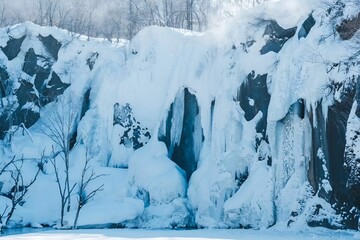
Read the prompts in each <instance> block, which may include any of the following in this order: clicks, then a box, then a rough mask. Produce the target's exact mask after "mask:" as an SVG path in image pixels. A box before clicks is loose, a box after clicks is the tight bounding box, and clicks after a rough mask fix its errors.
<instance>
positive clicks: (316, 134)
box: [308, 84, 358, 228]
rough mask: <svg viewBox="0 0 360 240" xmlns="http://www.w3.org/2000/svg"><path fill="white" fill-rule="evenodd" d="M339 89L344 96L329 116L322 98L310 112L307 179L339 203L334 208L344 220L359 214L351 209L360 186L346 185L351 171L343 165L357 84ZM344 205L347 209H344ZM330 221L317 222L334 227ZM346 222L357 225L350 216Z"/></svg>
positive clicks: (329, 198)
mask: <svg viewBox="0 0 360 240" xmlns="http://www.w3.org/2000/svg"><path fill="white" fill-rule="evenodd" d="M340 91H341V100H340V101H337V100H335V101H334V104H333V105H332V106H330V107H329V108H328V113H327V118H326V119H325V116H324V114H323V110H322V106H321V105H322V104H321V102H319V103H318V104H317V106H316V108H315V110H314V111H310V112H309V116H310V120H311V123H312V158H311V160H310V163H309V170H308V179H309V182H310V183H311V185H312V187H313V189H314V190H315V191H316V192H318V195H319V196H320V197H322V198H324V199H325V200H326V201H328V202H329V203H330V204H331V205H333V206H336V207H335V209H336V210H337V211H338V212H339V213H341V214H343V215H344V220H345V219H353V221H355V220H354V219H356V217H355V216H354V215H353V214H352V213H350V209H351V208H352V207H353V206H354V204H355V203H354V199H356V197H355V198H354V196H355V195H356V193H357V192H358V190H355V193H354V192H352V191H349V189H347V188H346V182H347V179H348V172H347V170H346V168H345V167H344V163H345V158H344V155H345V145H346V137H345V136H346V130H347V121H348V119H349V115H350V111H351V107H352V104H353V100H354V95H355V87H354V86H353V85H352V84H350V85H343V86H342V87H341V88H340ZM312 112H314V114H315V116H313V115H312ZM319 151H320V152H319ZM325 179H326V180H328V181H329V182H330V185H331V187H332V190H331V191H330V192H326V191H325V190H324V189H323V188H322V187H321V186H322V181H323V180H325ZM354 194H355V195H354ZM344 208H345V209H346V211H341V209H344ZM344 212H345V214H344ZM314 224H315V223H314ZM327 224H328V223H326V222H324V223H318V226H326V227H330V228H331V226H328V225H327ZM344 224H345V226H346V227H352V226H355V225H356V224H355V223H354V222H351V221H349V220H346V221H344Z"/></svg>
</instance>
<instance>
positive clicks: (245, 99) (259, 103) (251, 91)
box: [236, 71, 270, 147]
mask: <svg viewBox="0 0 360 240" xmlns="http://www.w3.org/2000/svg"><path fill="white" fill-rule="evenodd" d="M266 80H267V74H264V75H259V74H258V75H256V74H255V72H254V71H253V72H251V73H249V75H248V76H247V80H246V81H245V82H243V83H242V84H241V86H240V89H239V91H238V95H237V98H236V100H237V101H238V102H239V104H240V107H241V108H242V109H243V110H244V112H245V119H246V120H247V121H251V120H252V119H253V118H254V117H255V116H256V115H257V114H258V112H259V111H261V112H262V114H263V115H262V117H261V119H260V121H259V122H258V124H257V125H256V132H258V133H261V134H262V135H263V138H262V139H265V138H266V127H267V113H268V107H269V103H270V94H269V93H268V88H267V82H266ZM250 101H251V102H252V103H250ZM262 139H257V140H256V141H257V144H256V145H257V147H258V146H259V144H260V142H261V140H262Z"/></svg>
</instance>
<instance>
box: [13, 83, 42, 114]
mask: <svg viewBox="0 0 360 240" xmlns="http://www.w3.org/2000/svg"><path fill="white" fill-rule="evenodd" d="M15 95H16V97H17V101H18V104H19V109H21V108H22V107H23V106H24V105H25V104H26V103H27V102H33V103H37V102H38V101H37V100H38V96H37V95H36V93H35V89H34V85H33V84H32V83H30V82H27V81H24V80H20V87H19V88H18V89H17V90H16V92H15Z"/></svg>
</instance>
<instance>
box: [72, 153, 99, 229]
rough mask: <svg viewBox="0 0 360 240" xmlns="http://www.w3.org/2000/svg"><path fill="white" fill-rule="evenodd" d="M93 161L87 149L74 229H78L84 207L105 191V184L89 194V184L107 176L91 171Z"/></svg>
mask: <svg viewBox="0 0 360 240" xmlns="http://www.w3.org/2000/svg"><path fill="white" fill-rule="evenodd" d="M92 159H93V156H91V157H89V156H88V150H87V149H86V153H85V164H84V168H83V170H82V172H81V180H80V184H79V190H78V193H77V201H78V204H77V208H76V214H75V219H74V225H73V228H74V229H76V228H77V223H78V219H79V215H80V210H81V209H82V207H84V205H85V204H86V203H88V202H89V200H90V199H92V198H93V197H94V196H95V195H96V193H97V192H99V191H102V190H103V186H104V184H101V185H100V186H99V187H97V188H95V189H94V190H92V191H89V192H88V191H87V190H88V189H87V188H88V185H89V183H91V182H93V181H95V180H96V179H98V178H100V177H102V176H105V175H104V174H95V172H94V169H91V170H90V165H89V163H90V161H91V160H92Z"/></svg>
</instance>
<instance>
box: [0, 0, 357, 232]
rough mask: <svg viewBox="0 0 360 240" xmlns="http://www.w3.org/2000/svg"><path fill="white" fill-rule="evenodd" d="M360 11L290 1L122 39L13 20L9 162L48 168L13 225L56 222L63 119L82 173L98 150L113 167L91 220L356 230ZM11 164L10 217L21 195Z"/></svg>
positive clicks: (3, 187) (6, 110) (2, 126)
mask: <svg viewBox="0 0 360 240" xmlns="http://www.w3.org/2000/svg"><path fill="white" fill-rule="evenodd" d="M359 11H360V6H358V5H356V1H336V2H332V1H330V0H329V1H328V2H326V3H325V2H322V3H319V2H318V1H311V0H308V1H296V0H288V1H284V2H274V3H269V4H264V5H261V6H259V7H257V8H254V9H251V10H248V11H247V12H244V13H242V16H239V17H238V18H235V19H234V20H232V21H231V22H227V23H226V24H224V25H223V26H222V27H221V28H217V29H214V30H211V31H208V32H205V33H194V32H188V31H183V30H176V29H168V28H161V27H149V28H145V29H144V30H142V31H141V32H140V33H139V34H138V35H136V36H135V37H134V39H132V40H131V41H129V42H128V41H124V42H122V43H118V44H116V45H111V44H109V43H108V42H106V41H101V40H99V39H91V40H90V41H86V40H83V39H82V37H79V38H77V37H75V36H74V35H73V34H70V33H68V32H65V31H62V30H59V29H55V28H42V27H39V26H35V25H33V24H31V23H24V24H20V25H15V26H12V27H8V28H5V29H2V30H0V46H1V51H0V83H1V84H0V93H1V108H0V139H1V140H0V143H1V146H0V160H1V164H2V166H4V165H5V164H6V163H7V162H9V161H10V160H11V159H13V158H15V159H25V160H26V161H23V162H24V164H23V166H22V175H23V178H24V180H23V185H24V186H26V184H27V183H28V182H30V181H31V179H32V176H34V173H36V171H37V169H38V168H39V167H41V171H40V174H39V175H38V177H37V179H36V181H35V182H34V183H33V184H32V185H31V187H29V189H27V190H28V192H27V193H26V195H25V197H24V199H22V201H21V204H20V203H19V204H18V205H17V207H16V209H15V212H14V214H13V216H12V218H11V221H10V222H9V224H14V225H18V224H20V225H27V224H32V225H37V224H48V225H53V224H55V223H56V222H57V221H58V220H59V218H60V207H61V204H60V196H59V190H58V185H57V183H56V172H55V171H54V168H53V166H52V163H53V162H54V159H55V160H57V161H58V162H62V159H63V158H66V156H65V157H64V156H63V153H61V151H60V150H61V147H60V145H61V144H59V143H58V142H57V141H56V139H55V140H54V137H53V136H54V134H53V133H54V132H51V129H52V127H54V126H53V125H54V124H55V125H59V123H60V125H64V127H66V126H71V127H70V128H69V133H70V135H71V138H69V139H68V140H69V145H70V146H69V148H70V149H71V151H70V156H69V159H70V171H69V173H68V174H69V176H70V182H71V185H73V184H74V183H79V181H80V179H81V173H82V166H83V164H84V162H85V160H86V159H87V157H86V156H89V155H90V156H91V158H94V161H92V162H91V163H92V165H91V166H92V168H93V169H94V171H95V173H96V174H104V175H101V177H99V178H97V179H96V181H94V182H92V184H90V185H89V189H90V190H89V189H88V191H91V189H96V188H97V187H98V186H100V185H102V184H104V185H103V187H102V188H103V190H102V191H100V192H97V194H96V195H95V196H94V198H92V199H91V201H90V202H88V203H87V204H86V205H84V207H83V209H82V212H81V214H80V218H79V225H80V226H85V225H93V224H117V226H118V225H121V226H129V227H133V226H136V227H156V228H159V227H190V226H198V227H224V228H228V227H231V228H239V227H244V228H248V227H250V228H268V227H271V226H273V225H275V224H276V225H277V226H294V227H296V226H297V227H302V226H306V225H310V226H326V227H331V228H342V227H345V228H357V227H358V226H357V224H358V218H359V208H360V202H359V199H360V198H359V197H360V179H359V171H360V170H359V169H360V167H359V156H360V153H359V151H360V144H359V139H358V137H359V135H360V125H359V118H360V113H359V112H360V111H359V106H360V104H359V102H360V93H359V89H360V81H359V80H358V79H359V72H358V68H359V57H358V56H359V54H358V47H359V42H358V40H357V39H358V38H357V37H358V36H357V34H356V30H357V29H358V28H360V25H359V24H356V22H360V21H357V20H358V19H359V15H358V13H359ZM349 25H351V26H349ZM349 28H350V29H351V30H349ZM58 116H62V117H61V118H57V117H58ZM49 129H50V132H49ZM54 153H58V154H54ZM41 159H42V160H44V161H40V160H41ZM39 161H40V162H41V166H39ZM63 168H64V169H66V167H65V166H62V165H59V172H60V175H61V174H63V170H64V169H63ZM6 169H7V170H5V171H3V172H2V174H1V175H0V182H1V184H0V192H1V196H0V199H1V201H0V213H1V212H3V210H1V209H4V210H5V211H4V213H6V211H9V210H8V209H11V207H10V206H11V204H13V203H11V199H12V198H13V196H14V194H15V193H14V192H15V190H14V188H13V187H14V176H13V175H12V174H11V173H12V171H11V170H8V169H11V167H9V168H6ZM60 177H61V176H60ZM77 186H79V184H77V185H75V189H77ZM71 198H72V199H71V201H72V204H71V206H72V208H71V209H70V212H68V213H66V214H65V220H66V222H67V224H68V225H72V221H73V218H74V215H75V206H76V196H75V195H72V197H71ZM6 206H8V209H6ZM5 216H6V214H3V217H5ZM3 221H4V220H3Z"/></svg>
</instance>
